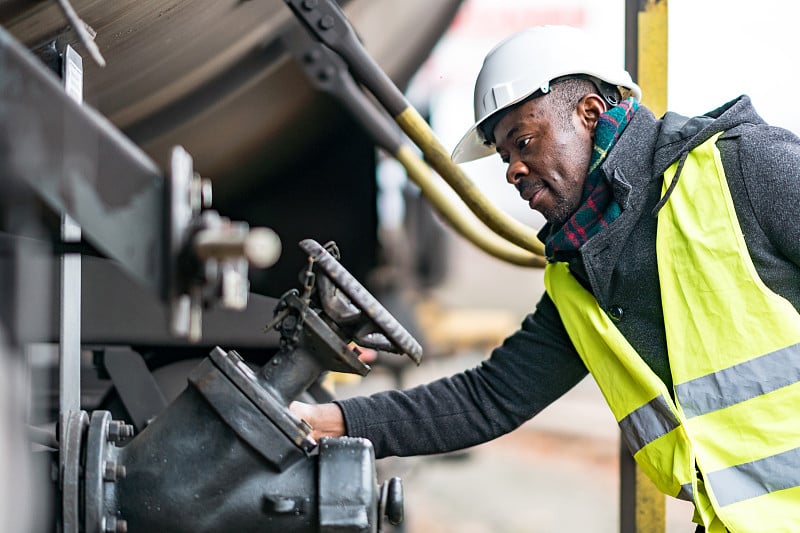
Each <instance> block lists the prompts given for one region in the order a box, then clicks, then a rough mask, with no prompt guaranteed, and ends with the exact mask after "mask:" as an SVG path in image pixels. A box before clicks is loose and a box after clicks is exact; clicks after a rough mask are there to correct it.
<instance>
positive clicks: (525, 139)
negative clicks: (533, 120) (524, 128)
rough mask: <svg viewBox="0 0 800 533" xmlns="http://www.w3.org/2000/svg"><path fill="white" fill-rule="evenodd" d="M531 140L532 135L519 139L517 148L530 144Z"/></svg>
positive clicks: (520, 148)
mask: <svg viewBox="0 0 800 533" xmlns="http://www.w3.org/2000/svg"><path fill="white" fill-rule="evenodd" d="M530 142H531V139H530V137H525V138H524V139H520V140H518V141H517V150H522V149H523V148H525V147H526V146H528V143H530Z"/></svg>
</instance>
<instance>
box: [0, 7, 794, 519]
mask: <svg viewBox="0 0 800 533" xmlns="http://www.w3.org/2000/svg"><path fill="white" fill-rule="evenodd" d="M642 3H643V4H646V3H648V2H642ZM650 3H653V2H650ZM56 4H57V3H56V2H52V1H42V0H37V1H26V0H4V1H0V25H2V26H3V27H4V28H5V29H7V30H8V31H9V32H10V33H11V34H12V35H14V36H15V37H16V38H18V39H20V40H21V41H22V42H23V43H24V44H25V45H26V46H27V47H28V48H29V49H31V50H33V51H35V52H36V53H37V54H38V55H39V56H40V57H46V56H47V52H48V48H47V46H48V44H49V43H51V42H52V41H53V40H56V41H59V42H62V43H63V42H69V43H71V44H73V45H74V46H76V47H77V48H78V50H79V51H83V50H82V49H81V46H80V44H79V43H78V42H77V39H76V37H75V35H74V33H73V32H71V31H70V30H69V28H68V27H67V26H65V23H64V18H63V15H62V14H61V12H60V11H59V9H58V6H57V5H56ZM72 4H73V5H74V7H75V10H76V11H77V12H78V14H79V15H80V16H81V17H82V18H83V20H84V21H85V22H86V23H87V24H88V25H89V26H90V27H92V28H93V29H94V31H96V39H95V41H96V43H97V45H98V47H99V49H100V50H101V52H103V53H104V54H105V56H106V59H107V61H108V65H107V66H106V67H105V68H104V69H101V68H99V67H97V66H96V65H94V64H93V63H92V62H91V61H90V59H89V57H88V55H87V54H84V67H85V73H84V90H85V96H84V99H85V101H86V102H87V103H88V104H89V105H90V106H92V107H94V108H96V109H98V110H99V111H100V112H101V113H102V114H103V115H104V116H106V117H107V118H108V119H109V120H110V121H111V122H112V123H113V124H114V126H116V127H117V128H119V129H120V130H121V131H122V132H123V133H124V134H125V135H126V136H128V137H129V138H130V139H131V140H132V141H133V142H134V143H136V145H138V146H139V147H141V148H142V149H143V150H144V151H145V152H146V153H147V154H148V156H149V157H151V158H152V159H153V161H154V162H155V163H156V164H157V165H158V166H159V167H160V168H162V169H165V168H167V167H168V165H169V150H170V149H171V147H172V146H173V145H175V144H180V145H183V146H184V147H185V148H186V149H187V150H188V152H189V153H190V154H192V156H193V158H194V165H195V170H196V171H197V172H199V173H200V174H201V175H203V176H204V177H208V178H210V179H211V180H212V182H213V186H214V206H215V208H216V209H217V210H218V211H219V212H220V213H221V214H222V215H225V216H228V217H230V218H231V219H235V220H244V221H247V222H248V223H250V224H251V225H252V226H267V227H270V228H272V229H274V230H275V231H276V232H277V234H278V235H279V236H280V238H281V240H282V242H283V254H282V256H281V259H280V261H279V262H278V263H276V264H275V266H273V267H270V268H266V269H263V270H257V271H252V272H251V276H250V283H251V290H252V291H253V292H255V293H259V294H263V295H266V296H270V297H278V296H280V295H281V294H283V293H284V292H285V291H286V290H287V289H289V288H291V287H294V286H296V285H297V283H298V272H299V271H300V269H301V268H302V267H303V264H304V260H305V257H304V256H303V254H302V253H301V251H300V250H299V248H297V246H295V244H296V243H297V242H298V241H299V240H301V239H303V238H313V239H315V240H317V241H319V242H326V241H328V240H335V241H336V242H337V244H338V246H339V249H340V250H341V252H342V264H343V265H344V266H345V267H346V268H347V269H348V270H349V271H350V272H351V273H353V275H354V276H355V277H356V278H357V279H359V280H360V281H361V282H362V283H364V284H365V285H366V286H367V288H368V289H369V290H370V291H371V292H373V293H374V294H375V295H376V297H378V299H379V300H380V301H381V303H383V304H384V305H385V306H386V307H387V308H388V309H389V311H390V312H392V313H393V314H394V315H395V316H396V317H397V318H398V319H399V320H400V321H401V322H402V323H403V324H404V325H405V326H406V327H407V328H408V329H409V330H410V331H411V332H412V333H413V334H414V335H415V336H417V337H418V338H419V340H420V341H421V342H422V344H423V346H424V348H425V355H424V358H423V363H422V365H421V366H419V367H414V366H413V365H412V364H411V363H410V362H408V361H407V360H405V359H401V358H399V357H397V356H392V355H387V354H379V356H378V359H377V360H376V361H374V362H373V363H372V366H373V371H372V373H370V374H369V375H368V376H367V377H365V378H363V379H362V378H352V377H349V376H344V375H337V376H336V377H335V379H334V380H333V382H332V386H333V387H334V389H335V394H336V395H337V396H340V397H346V396H352V395H359V394H368V393H370V392H374V391H378V390H383V389H386V388H394V387H405V386H411V385H415V384H417V383H422V382H425V381H428V380H431V379H435V378H436V377H439V376H442V375H447V374H450V373H453V372H457V371H459V370H461V369H464V368H468V367H471V366H474V365H476V364H478V363H479V362H480V360H481V359H482V358H484V357H486V356H487V355H488V353H489V352H490V350H491V348H492V347H493V346H495V345H497V344H498V343H500V342H502V339H503V338H505V337H506V336H507V335H509V334H510V333H512V332H513V331H514V330H515V329H516V328H517V326H518V324H519V323H520V322H521V320H522V318H523V317H524V316H525V315H526V314H527V313H529V312H531V311H532V309H533V307H534V305H535V303H536V302H537V300H538V299H539V297H540V296H541V294H542V292H543V280H542V277H543V272H542V271H541V270H539V269H532V268H523V267H518V266H513V265H510V264H507V263H504V262H502V261H500V260H498V259H495V258H493V257H490V256H488V255H486V254H485V253H483V252H482V251H480V250H478V249H477V248H475V247H474V246H473V245H471V244H469V243H468V242H466V241H465V240H464V239H463V238H462V237H460V236H458V235H456V234H455V233H454V232H453V231H452V230H451V229H450V228H449V226H448V225H447V224H446V223H444V222H443V221H442V219H441V217H440V216H439V215H438V214H437V213H436V212H435V211H434V210H433V209H431V207H430V205H429V204H428V203H427V201H426V200H425V199H424V198H422V197H421V196H420V193H419V189H418V188H417V187H416V186H415V185H413V184H412V183H411V182H410V180H409V179H408V178H407V176H406V174H405V170H404V169H403V167H402V166H401V165H400V164H399V163H397V162H396V161H395V160H394V159H393V158H392V157H391V156H390V155H389V154H387V153H385V152H384V151H382V150H380V149H376V147H375V146H376V143H375V140H374V139H373V138H372V137H371V136H370V134H369V133H368V132H367V131H365V130H364V129H363V128H362V127H361V125H360V123H359V121H358V120H357V119H356V118H354V116H353V115H351V114H350V113H349V112H347V111H346V109H345V106H343V105H342V103H341V102H340V101H337V100H336V99H335V98H332V97H331V96H330V95H327V94H322V93H319V92H318V91H316V90H315V89H314V88H313V87H312V86H311V84H310V83H309V82H308V81H307V80H306V78H305V75H304V73H303V71H302V68H301V63H302V61H298V59H297V58H298V56H297V50H298V49H297V48H296V45H293V44H292V43H295V42H296V41H295V40H294V37H295V35H296V33H297V29H298V28H297V25H296V21H294V20H293V19H292V17H291V14H290V12H289V10H288V9H286V7H285V5H284V3H283V2H279V1H276V0H269V1H262V0H249V1H246V2H245V1H240V0H229V1H212V0H197V1H194V2H188V1H179V0H170V1H161V2H159V1H156V0H142V1H134V0H119V1H115V2H105V3H104V2H98V1H94V0H80V1H77V0H76V1H74V2H72ZM340 4H342V7H343V9H344V10H345V12H346V13H347V15H348V17H349V18H350V20H351V22H352V23H353V25H354V26H355V28H356V30H357V31H358V34H359V37H360V39H361V40H362V42H363V44H364V45H365V47H366V48H367V50H368V51H369V52H370V54H372V55H373V56H374V57H375V59H376V61H377V62H378V63H379V64H380V65H381V67H382V68H383V69H384V70H385V71H386V72H387V74H389V76H390V77H391V78H392V80H393V81H394V82H395V83H396V84H397V85H398V87H400V88H401V89H402V90H403V91H404V93H405V94H406V96H407V98H408V100H409V101H410V102H411V104H413V105H414V107H416V108H417V110H419V112H420V113H421V114H422V116H423V117H425V118H426V119H427V120H428V121H429V122H430V124H431V126H432V128H433V130H434V131H435V132H436V134H437V135H438V137H439V138H440V140H441V141H442V144H443V145H444V146H445V148H446V149H448V150H451V149H452V148H453V147H454V146H455V144H456V143H457V142H458V140H459V139H460V137H461V135H462V134H463V133H464V132H465V131H466V130H467V128H469V127H470V126H471V125H472V123H473V114H472V88H473V83H474V80H475V77H476V75H477V73H478V70H479V69H480V66H481V62H482V60H483V57H484V56H485V55H486V53H487V52H488V51H489V50H490V49H491V48H492V47H493V46H494V45H495V44H496V43H497V42H498V41H499V40H501V39H502V38H504V37H506V36H507V35H509V34H511V33H513V32H515V31H517V30H519V29H522V28H525V27H528V26H533V25H539V24H568V25H573V26H577V27H581V28H583V29H584V30H586V31H587V32H588V33H589V34H590V35H591V36H592V37H593V38H595V39H597V41H598V43H602V46H604V47H606V48H608V49H609V50H610V53H616V54H618V57H619V63H620V65H624V61H625V58H624V53H625V8H626V2H625V0H604V1H603V2H597V1H593V0H463V1H460V0H434V1H431V0H404V2H402V3H401V2H397V1H392V0H350V1H342V2H340ZM664 4H666V2H664ZM798 14H800V7H798V6H797V5H796V3H795V2H787V1H785V0H761V1H760V2H757V3H756V2H752V1H746V0H703V1H702V2H697V1H696V0H670V1H669V33H668V35H669V41H668V42H669V48H668V87H667V107H668V108H669V109H670V110H673V111H677V112H680V113H682V114H688V115H691V114H699V113H704V112H706V111H709V110H711V109H714V108H716V107H717V106H719V105H721V104H723V103H724V102H726V101H728V100H730V99H732V98H735V97H736V96H738V95H740V94H748V95H750V97H751V98H752V100H753V102H754V105H755V107H756V109H757V110H758V111H759V112H760V113H761V115H762V116H763V117H764V118H765V119H766V120H768V121H769V122H771V123H773V124H775V125H779V126H783V127H785V128H787V129H790V130H792V131H795V132H798V131H800V107H799V106H794V105H791V101H790V100H789V98H791V95H792V93H791V92H790V91H791V90H793V89H794V88H795V87H797V82H798V72H797V69H796V68H795V61H794V58H795V56H796V53H797V51H798V45H797V44H796V43H797V41H796V28H795V26H796V20H798ZM84 52H85V51H84ZM643 101H644V103H645V104H647V103H648V95H647V94H646V93H645V95H644V98H643ZM787 103H788V104H789V105H787ZM462 167H463V170H464V171H465V172H466V173H467V174H468V175H469V176H470V177H471V178H472V179H473V181H474V182H475V184H476V185H477V186H478V188H479V189H480V190H482V191H483V193H484V194H485V195H486V196H488V197H489V198H490V199H491V200H492V202H494V203H495V204H497V205H498V206H500V207H501V208H502V209H503V210H504V211H506V212H507V213H509V214H510V215H512V216H513V217H514V218H516V219H518V220H520V221H522V222H523V223H525V224H527V225H529V226H532V227H534V228H538V227H540V226H541V224H542V222H543V221H542V219H541V217H540V216H538V214H537V213H534V212H532V211H530V210H529V209H528V207H527V206H526V205H525V204H524V203H523V202H521V201H520V200H519V197H518V194H517V192H516V191H515V189H513V188H512V187H509V186H508V185H507V184H506V183H505V179H504V168H503V165H502V164H501V162H500V161H499V158H496V157H491V158H487V159H484V160H480V161H476V162H472V163H467V164H464V165H463V166H462ZM452 197H453V198H455V195H454V194H453V195H452ZM0 333H2V332H1V331H0ZM175 357H176V358H177V357H184V355H183V354H181V355H175ZM148 363H152V364H156V363H154V362H152V361H149V362H148ZM158 364H162V365H163V364H164V359H159V362H158ZM89 402H90V403H91V400H89ZM89 407H91V405H89ZM619 453H620V451H619V438H618V430H617V427H616V424H615V423H614V420H613V418H612V417H611V415H610V413H609V412H608V409H607V408H606V406H605V403H604V401H603V399H602V398H601V397H600V394H599V391H598V390H597V388H596V386H595V385H594V383H593V382H592V381H591V380H590V379H587V380H584V381H583V382H582V383H581V384H580V385H578V386H577V387H576V388H575V389H574V390H573V391H571V392H570V393H568V394H567V396H565V397H564V398H563V399H562V400H561V401H559V402H558V403H557V404H555V405H553V406H551V407H550V408H548V409H547V410H545V411H544V412H543V413H542V414H541V415H540V416H538V417H537V418H536V419H535V420H532V421H530V422H528V423H527V424H525V425H524V426H523V427H522V428H520V429H519V430H518V431H516V432H514V433H512V434H510V435H507V436H505V437H502V438H500V439H498V440H496V441H494V442H491V443H487V444H485V445H482V446H478V447H476V448H473V449H470V450H467V451H464V452H459V453H454V454H448V455H445V456H436V457H422V458H405V459H386V460H382V461H380V463H379V468H380V474H381V476H382V477H389V476H394V475H398V476H400V477H402V478H403V481H404V486H405V493H406V505H405V508H406V524H405V526H404V528H403V529H404V531H406V532H408V533H456V532H457V533H483V532H504V533H505V532H509V533H514V532H537V533H549V532H561V531H569V532H572V531H592V532H598V533H604V532H614V531H619V528H620V525H619V505H620V502H619V499H620V497H619V492H620V482H619ZM690 520H691V508H690V507H689V506H687V505H686V504H684V503H681V502H677V501H673V500H669V501H668V503H667V531H668V532H669V533H683V532H691V531H694V526H692V525H691V524H690Z"/></svg>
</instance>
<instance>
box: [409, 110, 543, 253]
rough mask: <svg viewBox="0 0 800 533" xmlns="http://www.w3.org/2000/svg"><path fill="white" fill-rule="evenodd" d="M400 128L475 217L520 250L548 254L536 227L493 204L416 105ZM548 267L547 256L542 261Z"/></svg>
mask: <svg viewBox="0 0 800 533" xmlns="http://www.w3.org/2000/svg"><path fill="white" fill-rule="evenodd" d="M395 121H396V122H397V124H398V125H399V126H400V128H401V129H402V130H403V131H404V132H405V133H406V135H408V136H409V137H410V138H411V140H412V141H414V144H416V145H417V146H418V147H419V148H420V150H422V153H423V154H424V155H425V161H427V163H428V164H429V165H430V166H431V167H433V169H434V170H436V172H438V173H439V175H440V176H441V177H442V178H443V179H444V180H445V181H446V182H447V183H448V185H450V187H452V188H453V190H454V191H456V193H457V194H458V195H459V196H460V197H461V199H462V200H464V203H465V204H466V205H467V206H468V207H469V208H470V210H471V211H472V212H473V213H475V215H476V216H477V217H478V218H479V219H480V220H481V221H482V222H483V223H484V224H486V225H487V226H488V227H489V228H491V229H492V230H493V231H494V232H495V233H497V234H498V235H500V236H502V237H504V238H505V239H507V240H508V241H510V242H511V243H513V244H516V245H517V246H519V247H520V248H524V249H525V250H528V251H530V252H533V253H534V254H537V255H539V256H543V255H544V246H543V245H542V243H541V241H539V239H538V238H537V236H536V232H535V231H534V230H533V228H531V227H528V226H526V225H524V224H523V223H521V222H519V221H518V220H516V219H514V218H512V217H511V216H509V215H508V214H507V213H505V212H504V211H502V210H500V209H498V208H497V207H496V206H495V205H494V204H492V203H491V202H490V201H489V200H488V199H487V198H486V197H485V196H484V195H483V194H482V193H481V192H480V191H479V189H478V188H477V186H476V185H475V184H474V183H473V182H472V181H471V180H470V179H469V177H467V175H466V174H464V171H462V170H461V168H460V167H459V166H458V165H456V164H455V163H453V160H452V159H450V154H449V153H447V151H446V150H445V149H444V147H443V146H442V144H441V143H440V142H439V140H438V139H437V138H436V135H435V134H434V133H433V131H432V130H431V128H430V126H429V125H428V123H427V122H426V121H425V119H424V118H422V116H420V114H419V113H418V112H417V110H416V109H415V108H414V107H413V106H408V107H407V108H406V109H405V110H403V112H402V113H400V114H399V115H397V116H396V117H395ZM540 259H541V261H542V264H544V261H545V260H544V257H541V258H540Z"/></svg>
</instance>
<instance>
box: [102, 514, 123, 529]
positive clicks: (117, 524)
mask: <svg viewBox="0 0 800 533" xmlns="http://www.w3.org/2000/svg"><path fill="white" fill-rule="evenodd" d="M103 533H128V521H127V520H121V519H120V520H117V517H115V516H107V517H106V519H105V527H103Z"/></svg>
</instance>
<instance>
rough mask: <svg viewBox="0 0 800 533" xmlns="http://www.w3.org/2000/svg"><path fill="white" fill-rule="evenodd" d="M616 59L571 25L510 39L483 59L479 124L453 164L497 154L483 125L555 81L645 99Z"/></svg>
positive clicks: (461, 143)
mask: <svg viewBox="0 0 800 533" xmlns="http://www.w3.org/2000/svg"><path fill="white" fill-rule="evenodd" d="M614 57H615V56H613V55H609V54H607V53H604V52H603V51H602V50H601V49H600V47H598V43H596V42H593V41H591V40H590V39H589V38H588V36H587V35H586V34H585V33H584V32H582V31H581V30H579V29H577V28H573V27H570V26H537V27H535V28H529V29H526V30H522V31H520V32H518V33H515V34H513V35H511V36H510V37H507V38H506V39H505V40H503V41H501V42H500V43H499V44H498V45H497V46H495V47H494V48H493V49H492V51H491V52H489V54H488V55H487V56H486V59H484V60H483V66H482V67H481V70H480V73H479V74H478V79H477V81H476V82H475V124H474V125H473V126H472V127H471V128H470V129H469V130H468V131H467V133H466V135H464V137H462V139H461V141H459V143H458V145H456V148H455V150H453V155H452V159H453V161H454V162H456V163H466V162H467V161H472V160H475V159H479V158H481V157H486V156H487V155H491V154H493V153H495V150H494V145H493V144H492V143H490V142H488V141H487V140H486V139H485V138H484V136H483V133H482V132H481V130H480V125H481V124H482V123H483V122H484V121H485V120H486V119H488V118H489V117H491V116H492V115H494V114H495V113H497V112H499V111H501V110H503V109H506V108H507V107H510V106H512V105H514V104H516V103H518V102H520V101H522V100H524V99H525V98H527V97H528V96H530V95H532V94H533V93H535V92H536V91H541V92H542V93H546V92H548V91H549V90H550V82H552V81H553V80H554V79H556V78H559V77H562V76H569V75H572V74H576V75H581V74H582V75H587V76H591V77H593V78H597V79H599V80H602V81H604V82H606V83H608V84H610V85H616V86H617V87H620V88H622V89H627V91H623V92H624V93H628V94H632V95H633V96H634V97H636V98H637V99H640V98H641V97H642V90H641V89H640V88H639V86H638V85H636V84H635V83H633V80H632V79H631V75H630V74H628V72H626V71H625V70H624V69H623V68H620V67H619V66H617V65H616V61H615V60H614Z"/></svg>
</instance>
